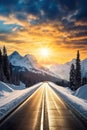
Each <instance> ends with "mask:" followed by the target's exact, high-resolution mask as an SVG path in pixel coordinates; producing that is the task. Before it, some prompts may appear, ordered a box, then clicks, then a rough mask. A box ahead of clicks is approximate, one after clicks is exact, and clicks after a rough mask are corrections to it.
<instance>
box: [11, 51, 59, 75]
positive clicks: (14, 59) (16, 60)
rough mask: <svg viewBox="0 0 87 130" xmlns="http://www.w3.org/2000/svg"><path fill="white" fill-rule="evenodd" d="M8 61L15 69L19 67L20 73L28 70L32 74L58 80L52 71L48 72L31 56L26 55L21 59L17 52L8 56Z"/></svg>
mask: <svg viewBox="0 0 87 130" xmlns="http://www.w3.org/2000/svg"><path fill="white" fill-rule="evenodd" d="M9 61H10V63H11V64H12V65H13V66H15V67H16V66H19V67H20V68H21V70H20V71H25V70H28V71H32V72H34V73H42V74H49V75H51V76H54V77H57V78H60V77H58V76H57V75H56V74H54V73H53V72H52V71H50V70H49V69H48V68H45V67H43V66H41V65H39V64H38V63H37V61H36V59H35V57H34V56H33V55H30V54H27V55H25V56H24V57H23V56H21V55H20V54H19V53H18V52H17V51H14V52H13V53H12V54H11V55H10V56H9Z"/></svg>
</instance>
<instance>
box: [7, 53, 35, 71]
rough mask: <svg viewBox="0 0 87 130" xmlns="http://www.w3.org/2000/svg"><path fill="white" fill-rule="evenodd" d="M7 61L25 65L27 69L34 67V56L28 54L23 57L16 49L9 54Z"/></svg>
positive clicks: (15, 64) (21, 65) (16, 64)
mask: <svg viewBox="0 0 87 130" xmlns="http://www.w3.org/2000/svg"><path fill="white" fill-rule="evenodd" d="M9 61H10V62H11V64H12V65H14V66H20V67H25V68H26V69H27V70H30V69H31V68H33V67H35V64H36V60H35V58H34V56H32V55H29V54H28V55H25V56H24V57H23V56H21V55H20V54H19V53H18V52H17V51H14V52H13V53H12V54H11V55H10V56H9Z"/></svg>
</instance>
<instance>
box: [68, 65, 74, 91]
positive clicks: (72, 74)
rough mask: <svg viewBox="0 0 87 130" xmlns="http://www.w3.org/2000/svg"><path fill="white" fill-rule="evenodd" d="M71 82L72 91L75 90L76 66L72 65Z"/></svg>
mask: <svg viewBox="0 0 87 130" xmlns="http://www.w3.org/2000/svg"><path fill="white" fill-rule="evenodd" d="M69 81H70V88H71V89H72V90H75V66H74V64H72V65H71V69H70V79H69Z"/></svg>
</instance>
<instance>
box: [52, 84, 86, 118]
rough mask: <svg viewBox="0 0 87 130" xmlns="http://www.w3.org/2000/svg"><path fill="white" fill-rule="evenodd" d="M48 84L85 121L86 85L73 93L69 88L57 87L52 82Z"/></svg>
mask: <svg viewBox="0 0 87 130" xmlns="http://www.w3.org/2000/svg"><path fill="white" fill-rule="evenodd" d="M49 84H50V86H51V87H52V88H53V89H54V90H55V91H56V93H57V94H59V95H60V96H61V97H62V98H63V100H65V102H66V103H68V104H69V105H70V106H71V107H72V108H73V109H75V110H76V112H78V113H79V114H80V116H82V117H83V118H84V119H86V120H87V85H84V86H82V87H80V88H79V89H77V90H76V91H75V92H73V91H71V90H70V89H69V88H64V87H62V86H57V85H55V84H54V83H52V82H49Z"/></svg>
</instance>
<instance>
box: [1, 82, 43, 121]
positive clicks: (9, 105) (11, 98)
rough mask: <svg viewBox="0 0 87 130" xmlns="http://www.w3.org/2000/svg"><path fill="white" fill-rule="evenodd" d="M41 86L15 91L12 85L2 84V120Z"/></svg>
mask: <svg viewBox="0 0 87 130" xmlns="http://www.w3.org/2000/svg"><path fill="white" fill-rule="evenodd" d="M41 84H42V83H39V84H36V85H34V86H32V87H30V88H25V89H22V90H14V89H12V88H11V85H10V87H9V86H8V85H7V84H5V83H3V82H0V120H1V119H3V118H4V117H5V116H6V115H7V114H8V113H9V112H11V111H12V110H13V109H14V108H15V107H17V106H18V105H19V104H20V103H21V102H22V101H23V100H25V99H26V98H27V97H29V96H30V95H31V94H32V93H33V92H34V91H35V90H36V89H38V88H39V86H40V85H41ZM12 87H13V86H12ZM16 87H17V86H16ZM19 88H20V87H19ZM10 90H11V91H10Z"/></svg>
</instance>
